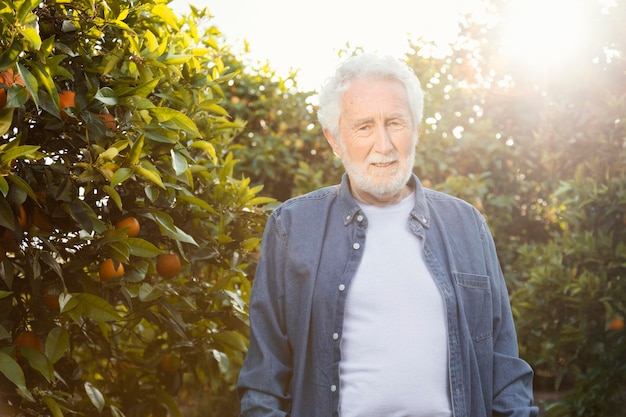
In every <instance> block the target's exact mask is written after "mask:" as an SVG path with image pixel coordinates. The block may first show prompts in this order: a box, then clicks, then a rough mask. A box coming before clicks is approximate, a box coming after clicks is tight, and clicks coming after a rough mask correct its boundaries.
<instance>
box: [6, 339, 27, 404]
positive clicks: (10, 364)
mask: <svg viewBox="0 0 626 417" xmlns="http://www.w3.org/2000/svg"><path fill="white" fill-rule="evenodd" d="M0 372H2V374H3V375H4V376H6V377H7V379H8V380H9V381H11V382H12V383H13V384H14V385H15V386H16V387H17V389H18V391H19V393H20V394H21V395H22V396H23V397H24V398H26V399H28V400H29V401H32V402H35V399H34V398H33V395H32V394H31V393H30V391H28V389H27V388H26V379H25V378H24V372H23V371H22V368H21V367H20V365H19V364H18V363H17V362H16V361H15V359H13V358H12V357H11V356H9V355H7V354H6V353H4V352H2V351H0Z"/></svg>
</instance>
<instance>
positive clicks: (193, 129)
mask: <svg viewBox="0 0 626 417" xmlns="http://www.w3.org/2000/svg"><path fill="white" fill-rule="evenodd" d="M148 111H149V112H150V113H151V114H152V115H154V117H155V118H156V119H157V121H158V122H159V123H166V122H170V123H171V124H172V125H174V126H177V127H178V128H180V129H182V130H184V131H185V132H187V133H190V134H191V135H192V136H193V137H201V136H202V135H201V134H200V132H199V131H198V128H197V126H196V124H195V123H194V122H193V121H192V120H191V119H190V118H189V117H187V116H185V115H184V114H183V113H181V112H179V111H178V110H174V109H170V108H168V107H154V108H152V109H149V110H148Z"/></svg>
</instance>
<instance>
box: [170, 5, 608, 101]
mask: <svg viewBox="0 0 626 417" xmlns="http://www.w3.org/2000/svg"><path fill="white" fill-rule="evenodd" d="M189 2H193V3H194V4H195V5H196V6H197V7H208V8H209V10H210V11H211V13H212V14H213V15H214V20H213V24H214V25H215V26H216V27H217V28H218V29H219V30H220V31H222V33H223V35H224V37H225V39H226V42H227V44H228V45H229V46H230V47H231V48H232V51H233V52H234V53H237V54H241V55H242V56H243V57H244V58H248V59H250V60H252V61H253V62H254V61H260V62H262V63H265V62H269V65H270V68H272V69H274V70H276V71H277V72H278V74H279V75H283V76H285V75H287V74H288V73H289V70H290V69H297V70H298V71H299V72H298V74H299V78H298V84H299V87H300V88H301V89H303V90H314V89H318V88H319V87H320V86H321V84H322V83H323V82H324V80H325V79H326V77H327V76H328V75H330V74H331V73H332V72H333V71H334V69H335V67H336V65H337V63H338V62H339V57H338V52H339V51H341V50H344V49H346V45H348V44H349V45H350V47H351V48H354V47H362V48H363V49H364V50H365V51H367V52H377V53H381V54H389V55H393V56H397V57H398V58H401V57H402V55H403V54H404V53H405V52H407V50H408V45H409V39H411V40H416V39H418V38H423V39H425V40H432V41H436V42H441V43H444V44H445V43H448V42H451V41H453V40H454V39H455V37H456V35H457V32H458V22H459V20H460V17H461V16H462V15H465V14H471V13H473V12H476V11H478V12H481V11H482V10H483V5H482V1H481V0H378V1H376V2H374V1H368V0H307V1H302V0H173V1H172V2H171V3H170V7H171V8H172V9H173V10H175V11H176V12H178V13H181V14H182V13H187V12H188V11H189V8H188V4H189ZM600 2H601V3H603V4H604V5H605V7H606V8H607V9H608V8H610V7H611V5H614V4H615V0H600ZM586 4H587V6H588V5H589V2H586V1H585V0H510V1H509V2H508V6H509V7H508V9H505V10H504V11H503V14H502V16H500V17H501V18H503V19H505V22H506V23H505V24H504V27H505V28H506V30H505V32H504V33H503V38H502V40H503V42H504V45H505V48H506V50H505V51H503V53H505V54H506V55H508V58H514V59H515V62H516V63H520V64H522V65H524V66H525V67H526V68H527V69H528V70H530V71H539V72H541V73H544V74H546V73H548V72H553V73H559V72H557V71H561V72H562V71H563V70H566V69H567V68H568V67H571V66H572V65H575V60H576V57H577V54H578V52H580V46H581V45H583V44H584V43H585V42H587V41H588V40H589V39H590V38H591V37H593V34H594V31H595V30H597V28H594V27H593V24H592V22H590V19H589V16H588V15H589V13H588V12H589V11H588V10H587V9H586V7H587V6H585V5H586ZM244 41H247V42H248V44H249V48H250V51H249V53H247V54H245V55H244V54H242V52H243V50H244Z"/></svg>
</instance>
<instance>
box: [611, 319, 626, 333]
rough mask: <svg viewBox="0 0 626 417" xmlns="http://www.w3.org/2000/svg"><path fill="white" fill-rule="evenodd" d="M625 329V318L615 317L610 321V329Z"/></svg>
mask: <svg viewBox="0 0 626 417" xmlns="http://www.w3.org/2000/svg"><path fill="white" fill-rule="evenodd" d="M623 329H624V319H622V318H619V317H613V318H612V319H611V322H610V323H609V330H613V331H618V330H623Z"/></svg>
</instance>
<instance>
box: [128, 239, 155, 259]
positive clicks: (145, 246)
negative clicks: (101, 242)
mask: <svg viewBox="0 0 626 417" xmlns="http://www.w3.org/2000/svg"><path fill="white" fill-rule="evenodd" d="M126 243H127V244H128V247H129V249H130V254H131V255H134V256H139V257H142V258H152V257H154V256H157V255H160V254H162V253H164V251H162V250H161V249H159V248H157V247H156V246H154V245H153V244H152V243H150V242H148V241H147V240H144V239H139V238H136V237H131V238H128V239H126Z"/></svg>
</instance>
